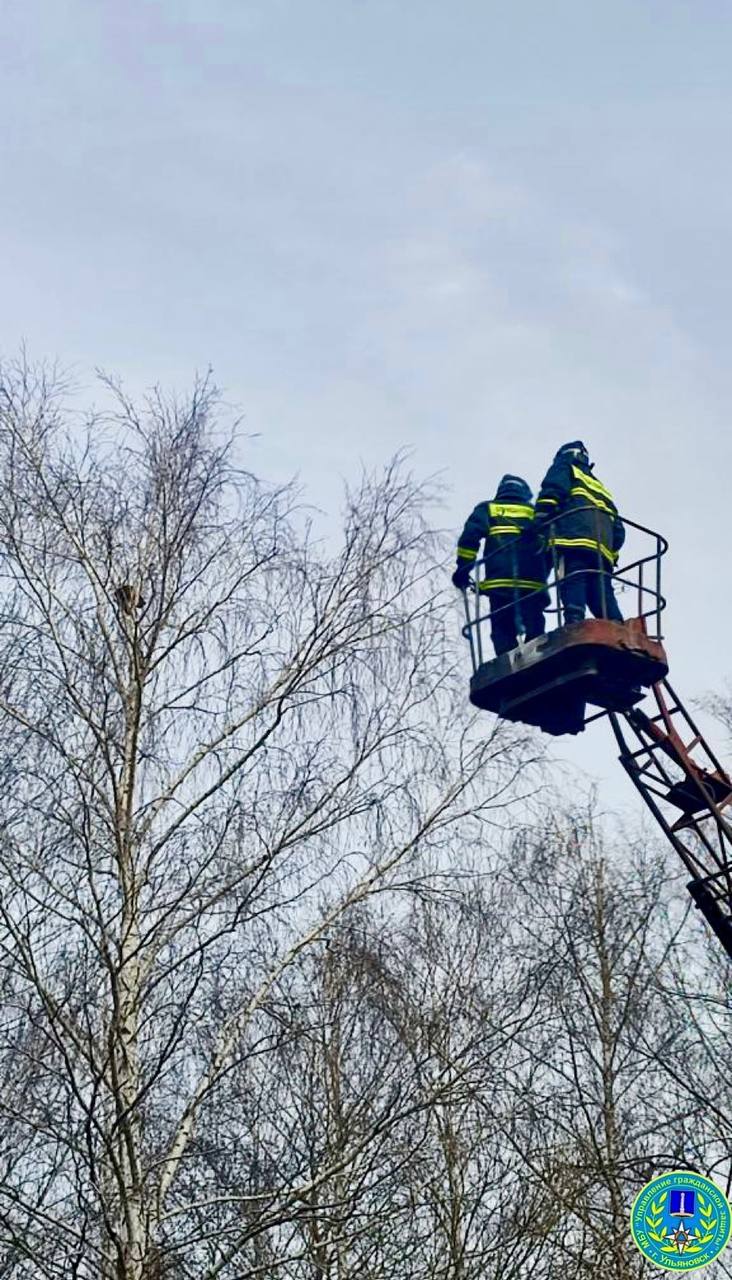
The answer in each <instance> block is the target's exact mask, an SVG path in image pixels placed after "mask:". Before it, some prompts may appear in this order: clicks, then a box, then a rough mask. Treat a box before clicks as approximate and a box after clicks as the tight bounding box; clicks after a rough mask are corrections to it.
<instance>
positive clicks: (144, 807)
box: [0, 365, 536, 1280]
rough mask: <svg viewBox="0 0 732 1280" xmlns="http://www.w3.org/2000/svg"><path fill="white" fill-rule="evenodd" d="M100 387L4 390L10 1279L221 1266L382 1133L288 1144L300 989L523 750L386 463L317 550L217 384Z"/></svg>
mask: <svg viewBox="0 0 732 1280" xmlns="http://www.w3.org/2000/svg"><path fill="white" fill-rule="evenodd" d="M107 390H108V391H110V392H111V393H112V405H113V407H112V408H111V409H108V410H106V411H105V412H103V413H102V412H100V413H95V414H92V415H90V416H89V417H88V419H87V420H86V421H85V422H84V423H83V424H79V423H78V422H77V421H76V420H75V419H74V418H73V417H71V416H70V415H69V413H68V411H67V410H66V409H65V407H64V402H63V398H62V397H61V396H60V395H59V394H58V389H57V388H56V387H55V386H54V384H53V381H52V380H51V379H50V378H49V377H47V376H46V375H45V374H44V373H43V371H40V372H38V371H36V372H33V371H32V370H29V369H28V368H27V367H26V366H24V365H20V366H16V367H10V368H6V369H5V370H4V371H2V376H1V377H0V457H1V462H0V465H1V466H2V481H3V483H2V493H1V494H0V542H1V544H2V575H3V583H2V608H3V628H2V639H1V641H0V716H1V717H2V728H3V738H2V749H3V768H4V774H5V779H6V786H5V787H4V789H3V794H2V800H1V802H0V824H1V830H2V834H1V840H0V930H1V932H0V943H1V944H2V953H1V954H2V959H1V966H2V982H3V986H4V989H5V991H6V992H7V996H8V998H7V1001H6V1006H5V1008H6V1012H5V1014H4V1018H3V1023H2V1044H1V1046H0V1051H1V1053H2V1088H3V1093H2V1100H1V1105H2V1108H3V1114H5V1115H8V1114H10V1115H12V1118H13V1119H12V1126H11V1127H10V1128H8V1129H7V1130H5V1131H4V1132H3V1135H2V1137H1V1141H2V1150H1V1151H0V1159H1V1160H2V1165H1V1166H0V1168H1V1170H2V1185H1V1186H0V1242H1V1243H2V1248H3V1249H4V1255H3V1258H4V1268H5V1270H4V1273H3V1274H6V1275H7V1276H9V1277H12V1278H13V1280H21V1277H26V1276H28V1277H31V1276H33V1277H36V1276H53V1277H59V1276H78V1277H98V1276H101V1277H103V1280H113V1278H114V1280H153V1278H154V1277H162V1276H168V1277H173V1276H176V1277H177V1276H181V1277H183V1276H196V1277H201V1276H203V1275H205V1276H208V1277H210V1280H213V1277H222V1280H223V1278H229V1277H231V1278H232V1280H233V1277H235V1276H237V1277H238V1276H241V1275H242V1274H248V1275H255V1274H267V1271H266V1268H267V1267H269V1266H270V1264H271V1261H272V1260H271V1257H270V1256H269V1255H270V1254H271V1251H272V1244H271V1242H272V1239H273V1236H272V1232H273V1229H274V1228H276V1227H277V1226H278V1224H283V1229H284V1230H285V1231H286V1230H290V1231H292V1230H293V1229H294V1228H293V1227H292V1224H293V1223H294V1224H296V1227H297V1230H298V1231H299V1232H300V1235H301V1236H302V1228H301V1225H300V1221H301V1219H302V1217H303V1215H305V1216H306V1217H307V1215H308V1213H309V1212H310V1207H311V1206H312V1204H313V1203H314V1201H315V1200H317V1201H318V1203H321V1202H322V1195H323V1188H325V1187H326V1186H328V1187H332V1186H335V1187H336V1188H337V1187H338V1178H339V1177H340V1176H341V1172H342V1171H343V1170H345V1169H346V1168H356V1167H357V1164H358V1160H359V1159H360V1157H361V1153H362V1152H363V1150H364V1145H365V1143H366V1140H367V1138H368V1134H366V1135H364V1134H363V1133H362V1132H361V1131H360V1130H359V1129H358V1126H354V1127H353V1128H352V1129H350V1130H349V1131H348V1132H347V1133H344V1134H342V1135H341V1137H340V1138H339V1140H338V1141H337V1142H336V1143H335V1144H331V1147H327V1148H325V1149H321V1150H319V1152H318V1158H317V1160H316V1161H313V1160H312V1158H311V1153H308V1152H303V1153H302V1158H301V1159H299V1160H298V1159H296V1158H294V1157H293V1159H292V1160H291V1161H290V1163H289V1165H288V1167H287V1168H283V1167H281V1166H280V1165H279V1164H278V1163H277V1162H276V1161H274V1160H273V1159H272V1158H271V1157H270V1155H269V1154H268V1143H267V1141H266V1128H265V1126H264V1120H265V1117H264V1116H259V1115H258V1113H259V1110H260V1094H259V1090H260V1088H261V1072H262V1071H266V1070H267V1067H266V1064H267V1061H268V1060H271V1061H275V1060H277V1061H281V1060H282V1052H283V1045H285V1044H286V1042H287V1039H288V1037H290V1036H292V1035H293V1034H294V1033H295V1030H296V1028H294V1027H293V1025H292V1002H291V1000H290V998H289V996H288V997H287V999H285V995H286V993H287V992H288V991H289V988H290V984H291V975H293V974H294V973H295V972H296V971H298V972H302V966H303V965H304V963H305V957H307V955H308V954H309V953H311V952H312V951H313V949H314V948H319V949H321V951H322V948H323V945H324V941H325V940H326V939H327V938H328V937H329V936H330V935H331V933H332V931H333V930H334V929H336V928H337V926H338V922H339V921H340V920H341V919H342V918H343V916H344V913H346V912H352V911H353V910H354V909H355V908H356V907H357V906H358V904H360V903H363V902H365V901H366V900H367V899H368V898H369V897H370V896H372V895H373V894H374V893H376V892H379V891H383V890H384V889H385V888H387V887H388V886H397V885H398V886H401V887H402V889H404V887H406V886H409V885H410V884H414V883H418V882H419V877H420V867H421V866H422V860H423V859H424V858H426V857H428V858H429V859H431V860H432V865H435V864H440V859H442V858H444V857H445V854H446V851H447V850H448V849H451V848H454V847H455V841H456V840H459V839H460V838H461V833H462V836H463V838H465V839H472V838H474V833H475V829H476V824H477V823H479V822H480V819H481V815H485V814H487V813H488V812H489V811H490V810H491V809H495V810H497V816H499V817H500V814H501V813H502V812H503V811H504V810H505V808H506V806H508V805H509V804H510V801H511V798H512V797H513V796H515V795H516V794H517V793H518V792H520V791H521V790H522V789H523V790H525V789H526V786H527V782H526V776H527V770H528V769H529V768H530V765H531V762H532V760H533V759H534V758H535V756H536V750H535V747H534V745H533V743H532V739H531V737H530V736H525V735H521V734H519V733H517V732H514V731H508V730H507V729H506V727H505V726H496V725H487V724H486V721H485V720H483V722H482V723H481V725H480V726H479V728H478V729H477V730H476V729H475V727H474V726H473V724H472V721H471V718H470V715H469V713H468V709H467V708H466V705H465V697H464V685H463V679H462V677H461V676H460V674H459V672H458V671H457V670H456V666H455V649H456V646H455V642H454V619H453V615H452V613H451V612H448V613H447V614H446V612H445V604H444V601H442V600H440V599H439V598H436V597H435V595H434V588H433V577H432V575H433V573H434V558H435V554H436V546H435V543H434V540H433V538H432V537H431V535H430V534H429V531H428V529H427V527H426V525H425V522H424V518H423V514H422V513H423V509H424V504H425V501H426V494H425V492H424V491H423V490H422V489H420V487H419V486H417V485H415V484H414V483H413V482H412V481H411V480H410V479H409V477H407V476H405V475H404V473H403V471H402V470H401V469H400V467H399V466H397V465H392V466H390V467H389V468H387V470H386V471H385V472H384V474H383V475H381V476H377V477H364V478H363V480H362V481H361V483H360V484H359V486H358V488H357V489H356V490H355V491H354V492H352V493H349V494H348V496H347V502H346V509H345V515H344V526H343V534H342V539H341V541H340V545H338V546H337V547H335V548H333V549H329V548H328V547H326V546H321V545H318V544H317V543H316V542H315V541H314V540H313V536H312V532H311V530H310V529H309V528H308V525H307V521H306V520H305V517H304V514H303V513H302V512H301V511H299V510H298V509H297V505H296V496H295V495H294V494H293V493H292V492H291V491H290V490H288V489H284V490H282V489H280V490H276V489H272V488H269V487H267V486H266V485H264V484H262V483H260V482H259V481H257V480H256V479H255V478H254V477H253V476H252V475H250V474H249V473H247V472H245V471H242V470H237V469H236V467H235V465H234V456H235V455H234V452H233V449H232V446H231V442H230V441H226V440H222V439H221V435H220V433H218V434H217V432H218V429H217V426H216V419H215V408H216V395H215V392H214V390H213V388H212V387H211V386H210V384H209V383H208V382H206V381H204V382H202V383H199V384H198V385H197V386H196V387H195V389H194V391H193V393H192V395H191V396H190V397H189V398H188V399H186V400H182V401H175V400H170V399H166V398H164V397H163V396H162V395H161V394H160V393H158V392H154V393H153V394H152V395H151V396H150V397H149V398H148V399H147V401H146V402H145V403H144V404H143V405H142V406H141V407H138V406H136V405H135V404H133V403H132V402H131V401H130V400H129V399H128V398H127V397H126V396H125V394H124V393H123V391H122V390H121V389H120V388H119V387H116V386H114V385H112V384H109V383H108V384H107ZM517 780H519V781H520V786H519V787H518V788H517V786H516V783H517ZM334 966H336V962H335V959H333V960H332V961H331V967H330V969H328V968H327V966H326V970H325V971H324V972H325V973H326V974H327V975H329V976H328V981H329V982H331V983H337V981H338V979H337V966H336V967H334ZM331 998H335V995H334V991H333V990H332V991H331ZM334 1054H335V1048H334V1045H333V1044H331V1045H330V1046H329V1047H328V1048H327V1052H326V1056H325V1058H324V1059H323V1062H324V1065H325V1070H326V1071H331V1069H333V1070H335V1067H336V1066H337V1058H336V1057H334V1056H333V1055H334ZM328 1055H330V1056H328ZM336 1085H337V1071H336V1073H335V1074H334V1075H333V1076H332V1080H331V1084H330V1088H331V1090H334V1089H335V1088H336ZM395 1105H396V1106H397V1108H399V1107H401V1108H403V1109H405V1103H404V1101H403V1100H399V1101H398V1102H397V1103H396V1104H395ZM406 1110H408V1108H406ZM374 1114H375V1113H369V1117H368V1123H371V1124H372V1125H374V1124H378V1123H379V1121H378V1115H377V1116H376V1119H375V1118H374ZM266 1119H267V1123H268V1124H270V1125H271V1123H272V1117H271V1114H270V1115H269V1116H268V1117H266ZM285 1119H286V1118H285V1117H283V1123H284V1122H285ZM260 1120H261V1122H262V1123H261V1124H260V1122H259V1121H260ZM333 1123H334V1124H335V1126H336V1131H337V1112H334V1119H333ZM338 1194H339V1200H342V1199H343V1196H342V1195H341V1193H340V1192H339V1193H338ZM288 1223H289V1224H291V1225H290V1226H289V1227H287V1226H286V1225H285V1224H288ZM311 1244H312V1233H311ZM245 1251H246V1254H247V1259H248V1261H247V1266H248V1268H249V1269H248V1270H247V1271H246V1272H242V1270H241V1266H240V1259H241V1258H242V1256H243V1254H244V1252H245ZM311 1252H312V1249H311Z"/></svg>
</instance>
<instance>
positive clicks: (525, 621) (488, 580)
mask: <svg viewBox="0 0 732 1280" xmlns="http://www.w3.org/2000/svg"><path fill="white" fill-rule="evenodd" d="M481 542H484V548H483V556H484V560H485V564H484V566H483V574H484V576H483V578H482V579H481V580H479V581H478V583H477V585H478V589H479V590H480V591H481V592H487V594H488V600H489V602H490V609H491V639H492V641H493V648H494V649H495V651H496V655H498V654H501V653H506V652H507V651H508V650H509V649H515V648H516V645H517V644H518V636H519V633H520V632H523V633H524V634H525V638H526V639H527V640H533V639H534V637H535V636H540V635H543V633H544V627H545V620H544V610H545V609H546V607H547V605H548V604H549V593H548V592H547V590H546V570H545V559H544V556H543V554H542V552H541V549H540V547H539V545H538V542H537V539H536V534H535V532H534V508H533V506H532V502H531V489H530V488H529V486H528V484H527V483H526V481H525V480H522V479H521V478H520V477H519V476H510V475H507V476H504V477H503V479H502V480H501V483H500V484H499V486H498V491H497V493H496V496H495V498H494V499H493V500H492V501H491V502H481V503H479V504H478V506H477V507H476V508H475V510H474V511H473V513H472V515H470V516H469V517H468V519H467V521H466V524H465V528H464V529H463V531H462V534H461V535H460V541H459V543H458V549H457V568H456V570H455V572H454V574H453V575H452V581H453V585H454V586H456V587H460V588H461V590H463V591H464V590H465V588H466V587H467V585H468V583H469V582H470V570H471V568H472V566H473V564H474V563H475V561H476V559H477V557H478V548H479V546H480V543H481Z"/></svg>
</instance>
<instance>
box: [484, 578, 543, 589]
mask: <svg viewBox="0 0 732 1280" xmlns="http://www.w3.org/2000/svg"><path fill="white" fill-rule="evenodd" d="M499 587H522V588H524V589H525V590H526V591H540V590H543V589H544V587H546V583H545V582H535V581H534V580H533V579H532V578H486V579H485V581H484V582H479V583H478V588H479V590H480V591H495V590H496V589H497V588H499Z"/></svg>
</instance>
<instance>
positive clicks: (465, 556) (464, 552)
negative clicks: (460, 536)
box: [457, 547, 478, 560]
mask: <svg viewBox="0 0 732 1280" xmlns="http://www.w3.org/2000/svg"><path fill="white" fill-rule="evenodd" d="M457 553H458V559H459V560H474V559H475V557H476V556H477V554H478V552H477V551H471V550H470V547H458V549H457Z"/></svg>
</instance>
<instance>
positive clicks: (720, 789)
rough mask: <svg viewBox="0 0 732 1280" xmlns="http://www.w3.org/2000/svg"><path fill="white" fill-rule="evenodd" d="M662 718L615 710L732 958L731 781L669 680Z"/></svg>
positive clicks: (631, 763) (659, 692) (629, 763)
mask: <svg viewBox="0 0 732 1280" xmlns="http://www.w3.org/2000/svg"><path fill="white" fill-rule="evenodd" d="M652 693H653V697H654V699H655V702H656V708H657V710H656V713H655V714H654V715H651V716H649V715H647V714H646V713H645V712H644V711H642V710H641V709H640V708H639V707H632V708H630V709H629V710H627V711H622V712H620V711H611V712H610V713H609V715H610V721H611V723H612V726H613V730H614V732H615V737H616V738H617V741H618V746H619V747H620V762H621V764H622V765H623V768H624V769H625V771H626V773H628V774H629V776H630V777H631V778H632V780H633V782H634V784H635V786H636V787H637V788H638V791H639V792H640V794H641V795H642V797H643V799H644V800H645V802H646V804H647V805H648V808H649V809H650V811H651V813H652V814H653V816H654V818H655V819H656V821H657V823H658V825H659V826H660V827H661V830H662V831H663V832H664V833H665V835H666V836H667V838H668V839H669V840H670V841H671V843H672V845H673V846H674V848H675V850H676V852H677V853H678V855H679V857H680V858H681V860H682V862H683V863H684V866H685V867H686V869H687V871H688V872H689V874H690V876H691V879H690V880H689V882H688V885H687V888H688V890H689V893H690V894H691V896H692V898H693V899H694V902H695V903H696V905H697V907H698V908H699V910H700V911H701V913H702V915H703V916H704V918H705V919H706V921H707V923H708V924H709V925H710V927H711V928H712V929H713V930H714V933H715V934H716V935H717V937H718V938H719V941H720V942H721V944H722V946H723V947H724V949H725V951H726V952H727V955H728V956H729V957H730V959H732V822H730V820H729V818H728V817H727V816H725V810H727V809H728V808H729V806H730V804H732V779H731V778H730V777H729V775H728V774H727V773H726V772H725V770H724V769H723V768H722V766H721V764H720V762H719V760H718V759H717V757H716V756H715V755H714V753H713V751H712V750H711V748H710V747H709V745H708V744H707V742H706V741H705V739H704V737H703V735H702V733H701V731H700V730H699V729H698V728H697V726H696V725H695V724H694V721H693V720H692V718H691V716H690V715H689V713H688V711H687V710H686V708H685V707H684V705H683V703H682V702H681V699H680V698H679V697H678V696H677V695H676V694H675V693H674V691H673V689H672V688H671V686H670V685H669V684H668V681H666V680H661V681H659V683H658V684H655V685H654V686H653V690H652ZM731 816H732V815H731Z"/></svg>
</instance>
